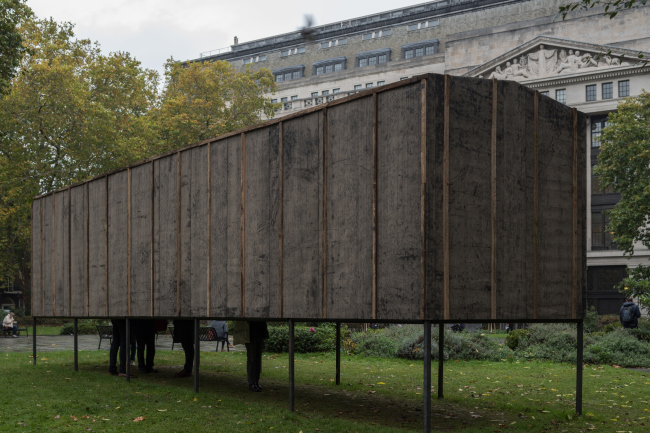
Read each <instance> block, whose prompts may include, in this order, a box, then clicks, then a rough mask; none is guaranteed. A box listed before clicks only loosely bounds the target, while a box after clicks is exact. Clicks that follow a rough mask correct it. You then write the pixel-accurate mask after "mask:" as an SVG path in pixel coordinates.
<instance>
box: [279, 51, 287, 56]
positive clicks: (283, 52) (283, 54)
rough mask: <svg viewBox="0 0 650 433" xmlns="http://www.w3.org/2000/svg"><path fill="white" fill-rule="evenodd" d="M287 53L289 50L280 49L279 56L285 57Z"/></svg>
mask: <svg viewBox="0 0 650 433" xmlns="http://www.w3.org/2000/svg"><path fill="white" fill-rule="evenodd" d="M288 55H289V50H284V51H280V56H281V57H287V56H288Z"/></svg>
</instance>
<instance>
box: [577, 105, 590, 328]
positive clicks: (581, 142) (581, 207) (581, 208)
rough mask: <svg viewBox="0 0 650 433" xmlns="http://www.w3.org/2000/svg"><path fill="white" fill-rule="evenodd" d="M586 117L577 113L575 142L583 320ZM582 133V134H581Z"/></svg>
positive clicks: (579, 303) (580, 316)
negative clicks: (576, 140)
mask: <svg viewBox="0 0 650 433" xmlns="http://www.w3.org/2000/svg"><path fill="white" fill-rule="evenodd" d="M586 130H587V115H585V114H584V113H581V112H578V126H577V131H578V142H577V146H578V149H577V154H578V164H577V170H578V174H577V179H578V185H577V191H578V197H577V200H578V202H577V215H578V227H577V233H578V239H577V245H578V254H577V264H576V267H577V282H576V284H577V286H578V297H577V300H576V304H577V306H578V310H577V312H576V319H584V317H585V314H586V312H587V164H588V162H587V134H585V133H584V131H586ZM581 131H582V132H581Z"/></svg>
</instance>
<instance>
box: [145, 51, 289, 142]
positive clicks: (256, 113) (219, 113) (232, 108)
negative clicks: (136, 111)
mask: <svg viewBox="0 0 650 433" xmlns="http://www.w3.org/2000/svg"><path fill="white" fill-rule="evenodd" d="M165 78H166V80H165V89H164V91H163V94H162V97H161V102H160V105H159V106H158V108H157V109H156V110H154V111H153V112H152V115H153V117H154V118H155V123H156V125H157V127H158V133H159V138H160V139H161V141H162V142H163V146H164V147H165V148H166V149H167V150H171V149H176V148H178V147H181V146H186V145H188V144H192V143H196V142H198V141H202V140H206V139H208V138H212V137H216V136H218V135H221V134H224V133H226V132H229V131H233V130H236V129H240V128H245V127H247V126H251V125H254V124H256V123H259V121H260V117H261V115H262V114H264V115H265V116H266V117H267V118H271V117H273V114H274V108H276V104H273V103H271V101H270V100H269V98H268V97H266V96H265V95H266V94H269V93H273V92H275V90H276V84H275V80H274V79H273V75H272V74H271V71H269V70H268V69H262V70H260V71H253V70H252V69H250V67H248V68H246V69H245V70H244V71H243V72H236V71H235V70H234V69H233V67H232V66H231V65H230V63H229V62H224V61H216V62H190V63H179V62H175V61H174V60H173V59H169V60H168V61H167V63H166V65H165Z"/></svg>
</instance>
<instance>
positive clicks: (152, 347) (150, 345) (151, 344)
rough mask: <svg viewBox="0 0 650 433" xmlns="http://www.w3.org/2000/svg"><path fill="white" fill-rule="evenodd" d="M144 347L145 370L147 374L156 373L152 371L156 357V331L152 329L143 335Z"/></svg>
mask: <svg viewBox="0 0 650 433" xmlns="http://www.w3.org/2000/svg"><path fill="white" fill-rule="evenodd" d="M138 344H140V343H138ZM144 346H146V348H147V361H146V363H145V368H146V369H147V371H149V372H155V373H157V371H156V370H154V369H153V360H154V357H155V356H156V331H154V330H153V329H152V330H150V331H148V332H147V333H146V334H145V338H144Z"/></svg>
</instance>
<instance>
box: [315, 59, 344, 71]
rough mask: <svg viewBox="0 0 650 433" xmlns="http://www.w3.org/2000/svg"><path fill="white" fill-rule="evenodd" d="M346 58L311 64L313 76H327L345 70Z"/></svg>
mask: <svg viewBox="0 0 650 433" xmlns="http://www.w3.org/2000/svg"><path fill="white" fill-rule="evenodd" d="M347 60H348V59H347V57H334V58H332V59H327V60H320V61H318V62H314V63H313V68H314V74H315V75H321V74H329V73H331V72H334V71H342V70H344V69H345V64H346V62H347Z"/></svg>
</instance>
